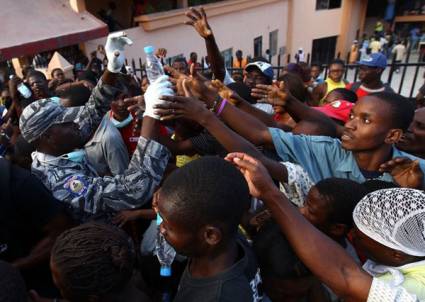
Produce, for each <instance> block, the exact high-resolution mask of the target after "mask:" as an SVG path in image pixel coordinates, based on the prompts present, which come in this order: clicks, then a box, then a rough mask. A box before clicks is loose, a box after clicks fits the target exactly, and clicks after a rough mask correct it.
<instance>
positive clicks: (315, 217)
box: [300, 187, 329, 233]
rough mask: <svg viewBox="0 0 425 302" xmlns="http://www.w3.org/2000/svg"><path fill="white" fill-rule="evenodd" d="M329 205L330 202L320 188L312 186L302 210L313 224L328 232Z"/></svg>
mask: <svg viewBox="0 0 425 302" xmlns="http://www.w3.org/2000/svg"><path fill="white" fill-rule="evenodd" d="M328 207H329V204H328V203H327V202H326V201H325V200H324V198H323V196H322V195H320V193H319V190H317V189H316V187H312V188H311V189H310V191H309V192H308V195H307V199H306V201H305V203H304V206H303V207H302V208H300V212H301V214H302V215H303V216H304V217H305V218H306V219H307V220H308V221H310V223H311V224H312V225H314V226H315V227H316V228H318V229H320V230H321V231H323V232H325V233H326V230H327V229H328V226H329V223H328V211H327V208H328Z"/></svg>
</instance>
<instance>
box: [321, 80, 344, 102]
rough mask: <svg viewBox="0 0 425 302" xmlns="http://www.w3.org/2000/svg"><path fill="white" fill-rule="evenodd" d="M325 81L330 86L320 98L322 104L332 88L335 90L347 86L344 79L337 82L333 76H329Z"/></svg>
mask: <svg viewBox="0 0 425 302" xmlns="http://www.w3.org/2000/svg"><path fill="white" fill-rule="evenodd" d="M325 82H326V83H327V84H328V86H327V87H328V88H327V90H326V94H325V96H324V97H323V98H322V99H321V100H320V104H323V100H324V99H325V98H326V97H327V96H328V94H329V92H331V91H332V90H335V89H337V88H345V86H346V84H345V82H344V81H340V82H335V81H334V80H332V79H331V78H327V79H326V80H325Z"/></svg>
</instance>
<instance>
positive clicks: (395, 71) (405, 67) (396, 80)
mask: <svg viewBox="0 0 425 302" xmlns="http://www.w3.org/2000/svg"><path fill="white" fill-rule="evenodd" d="M414 56H417V58H413V57H414ZM340 57H341V56H340V54H338V56H337V58H340ZM348 57H349V54H347V61H348ZM306 58H307V60H306V63H307V64H309V63H310V58H311V56H310V54H309V53H308V54H307V56H306ZM412 59H415V60H414V61H415V62H412ZM423 59H424V56H423V55H422V54H421V53H418V54H414V53H412V52H411V51H410V50H409V51H408V53H407V54H406V56H405V60H404V62H402V63H398V62H396V60H395V55H394V56H392V58H391V59H390V60H389V62H388V67H387V68H386V70H385V72H384V73H383V76H382V81H383V82H386V83H388V84H389V85H390V86H391V87H392V88H393V89H394V91H396V92H398V93H399V94H403V95H404V96H406V97H409V98H412V97H414V94H415V91H417V90H418V89H419V87H420V86H421V85H422V84H423V83H419V82H418V75H419V73H420V71H421V68H424V71H425V62H424V61H423ZM229 61H230V62H233V58H232V60H229ZM276 61H277V64H276V65H274V66H273V69H274V71H275V76H276V78H279V76H280V75H281V74H282V71H283V69H284V68H285V66H286V65H287V64H288V63H290V62H291V56H290V55H277V58H276ZM126 65H130V66H131V67H132V68H133V70H134V72H135V74H136V75H137V76H139V77H140V78H141V77H142V76H144V75H145V74H146V71H145V66H144V64H143V62H142V59H141V58H139V59H138V60H137V63H136V61H135V60H134V59H132V60H131V61H130V62H128V61H126ZM200 65H201V68H200V71H201V72H203V73H205V72H209V71H210V70H209V68H205V67H204V58H201V62H200ZM322 69H323V72H322V76H323V78H326V76H327V74H328V69H329V65H328V64H323V65H322ZM227 70H228V71H229V73H230V74H233V73H234V72H242V69H241V68H232V67H230V66H229V67H228V68H227ZM400 71H401V73H400ZM358 72H359V65H358V64H347V65H346V69H345V73H344V79H345V80H346V81H348V82H355V81H358ZM412 73H413V77H412Z"/></svg>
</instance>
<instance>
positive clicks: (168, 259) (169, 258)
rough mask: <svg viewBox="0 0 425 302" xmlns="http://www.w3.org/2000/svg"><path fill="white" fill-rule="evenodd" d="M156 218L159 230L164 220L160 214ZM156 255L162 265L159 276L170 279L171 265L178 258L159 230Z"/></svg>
mask: <svg viewBox="0 0 425 302" xmlns="http://www.w3.org/2000/svg"><path fill="white" fill-rule="evenodd" d="M156 217H157V218H156V224H157V225H158V228H159V225H160V224H161V223H162V218H161V216H159V214H157V216H156ZM155 254H156V256H157V257H158V261H159V264H160V265H161V269H160V272H159V274H160V275H161V277H170V276H171V264H172V263H173V261H174V258H175V257H176V251H175V250H174V248H173V247H172V246H171V245H170V244H168V242H167V241H166V240H165V238H164V236H163V235H162V234H161V232H160V231H159V229H158V235H157V237H156V246H155Z"/></svg>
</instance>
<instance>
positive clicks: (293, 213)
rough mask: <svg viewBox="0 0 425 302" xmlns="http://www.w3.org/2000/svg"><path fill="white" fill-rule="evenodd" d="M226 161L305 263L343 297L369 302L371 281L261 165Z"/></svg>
mask: <svg viewBox="0 0 425 302" xmlns="http://www.w3.org/2000/svg"><path fill="white" fill-rule="evenodd" d="M226 159H227V160H229V161H230V162H232V163H234V164H235V165H236V167H238V168H239V170H240V171H241V172H242V174H243V175H244V176H245V179H246V180H247V182H248V185H249V188H250V193H251V195H253V196H255V197H257V198H260V199H261V200H263V201H264V202H265V204H266V206H267V207H268V208H269V210H270V211H271V213H272V215H273V216H274V218H275V220H276V222H277V223H278V224H279V226H280V228H281V230H282V232H283V233H284V234H285V236H286V238H287V239H288V241H289V242H290V244H291V246H292V248H293V249H294V251H295V253H296V254H297V256H298V257H299V258H300V259H301V260H302V262H303V263H304V264H305V265H306V266H307V267H308V268H309V269H310V270H311V271H312V272H313V273H314V274H315V275H316V276H317V277H319V278H320V279H321V280H322V281H323V282H324V283H325V284H326V285H328V286H329V287H330V288H331V289H332V290H333V291H334V292H335V293H336V294H338V295H339V296H340V297H342V298H344V299H356V300H359V301H366V300H367V298H368V294H369V289H370V287H371V285H372V277H371V276H369V275H368V274H367V273H366V272H365V271H363V270H362V269H361V267H359V266H358V265H357V263H356V262H355V261H354V260H353V258H352V257H351V256H350V255H348V254H347V253H346V252H345V251H344V249H343V248H342V247H340V246H339V245H338V244H337V243H336V242H335V241H333V240H332V239H330V238H329V237H327V236H326V235H324V234H323V233H322V232H320V231H319V230H318V229H316V228H315V227H314V226H313V225H312V224H310V223H309V222H308V221H307V220H306V219H305V218H304V217H303V216H302V215H301V214H300V212H299V211H298V210H297V209H296V208H295V207H294V206H293V205H292V204H291V203H290V202H289V201H288V199H287V198H286V197H285V195H284V194H282V193H281V192H280V191H279V190H278V188H276V186H275V185H274V184H273V182H272V180H271V178H270V176H269V175H268V173H267V171H266V170H265V168H264V167H263V166H262V165H261V163H260V162H259V161H257V160H255V159H254V158H252V157H250V156H248V155H246V154H229V155H228V156H227V158H226Z"/></svg>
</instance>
